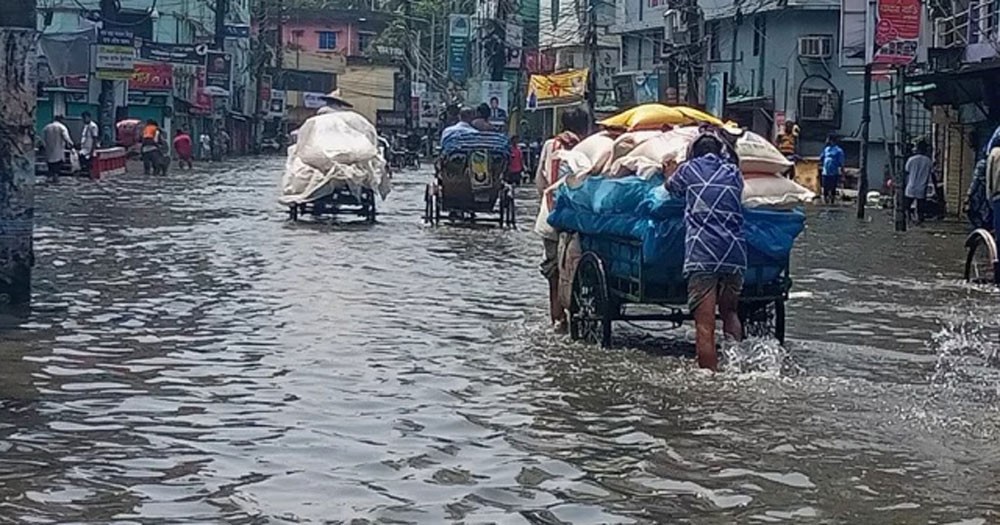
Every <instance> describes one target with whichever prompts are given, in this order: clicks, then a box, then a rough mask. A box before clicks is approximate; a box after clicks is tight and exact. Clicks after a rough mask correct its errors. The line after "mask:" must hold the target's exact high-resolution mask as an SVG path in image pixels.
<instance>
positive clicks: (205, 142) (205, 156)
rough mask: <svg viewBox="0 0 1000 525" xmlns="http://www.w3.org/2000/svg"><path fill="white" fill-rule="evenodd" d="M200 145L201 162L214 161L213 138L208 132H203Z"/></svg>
mask: <svg viewBox="0 0 1000 525" xmlns="http://www.w3.org/2000/svg"><path fill="white" fill-rule="evenodd" d="M198 143H199V144H200V145H201V160H207V161H211V160H212V136H211V135H209V134H208V133H207V132H202V134H201V135H199V136H198Z"/></svg>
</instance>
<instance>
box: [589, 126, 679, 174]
mask: <svg viewBox="0 0 1000 525" xmlns="http://www.w3.org/2000/svg"><path fill="white" fill-rule="evenodd" d="M697 136H698V128H697V127H694V126H688V127H680V128H675V129H672V130H670V131H665V132H657V133H655V134H654V135H653V136H652V137H651V138H648V139H647V140H645V141H643V142H642V143H641V144H639V145H638V146H636V147H635V148H634V149H632V151H630V152H629V153H628V154H627V155H625V156H623V157H621V158H619V159H616V160H615V161H614V162H612V163H611V166H610V167H609V168H608V169H607V173H609V174H611V175H612V176H616V177H622V176H625V175H629V174H635V175H638V176H640V177H642V178H645V179H648V178H649V177H651V176H652V175H654V174H655V173H659V172H661V171H663V165H664V163H665V162H667V161H673V164H675V165H676V164H680V163H681V162H684V159H685V157H686V156H687V150H688V147H689V146H690V145H691V141H693V140H694V139H695V137H697ZM667 175H669V173H668V174H667Z"/></svg>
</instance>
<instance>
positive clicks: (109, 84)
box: [97, 0, 118, 146]
mask: <svg viewBox="0 0 1000 525" xmlns="http://www.w3.org/2000/svg"><path fill="white" fill-rule="evenodd" d="M117 16H118V6H117V5H116V4H115V0H101V20H102V27H103V28H104V29H108V25H109V22H112V23H113V22H114V21H115V19H116V18H117ZM97 105H98V111H97V127H98V129H99V130H100V132H101V144H102V145H104V146H108V145H111V144H114V143H115V81H114V80H108V79H102V80H101V94H100V96H99V97H98V99H97Z"/></svg>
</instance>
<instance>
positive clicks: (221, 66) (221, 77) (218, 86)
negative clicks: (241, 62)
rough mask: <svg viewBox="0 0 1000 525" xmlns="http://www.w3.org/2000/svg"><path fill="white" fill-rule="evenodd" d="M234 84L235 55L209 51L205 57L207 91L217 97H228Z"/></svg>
mask: <svg viewBox="0 0 1000 525" xmlns="http://www.w3.org/2000/svg"><path fill="white" fill-rule="evenodd" d="M232 84H233V56H232V55H230V54H229V53H222V52H219V51H209V52H208V55H206V57H205V91H206V92H208V93H209V94H211V95H213V96H217V97H228V96H229V90H230V89H231V87H232Z"/></svg>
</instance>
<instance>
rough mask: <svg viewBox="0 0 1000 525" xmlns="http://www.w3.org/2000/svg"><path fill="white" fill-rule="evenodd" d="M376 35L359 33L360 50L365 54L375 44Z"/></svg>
mask: <svg viewBox="0 0 1000 525" xmlns="http://www.w3.org/2000/svg"><path fill="white" fill-rule="evenodd" d="M375 37H376V35H375V33H364V32H359V33H358V50H359V51H361V52H362V53H364V52H365V51H368V48H370V47H371V46H372V44H373V43H375Z"/></svg>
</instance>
